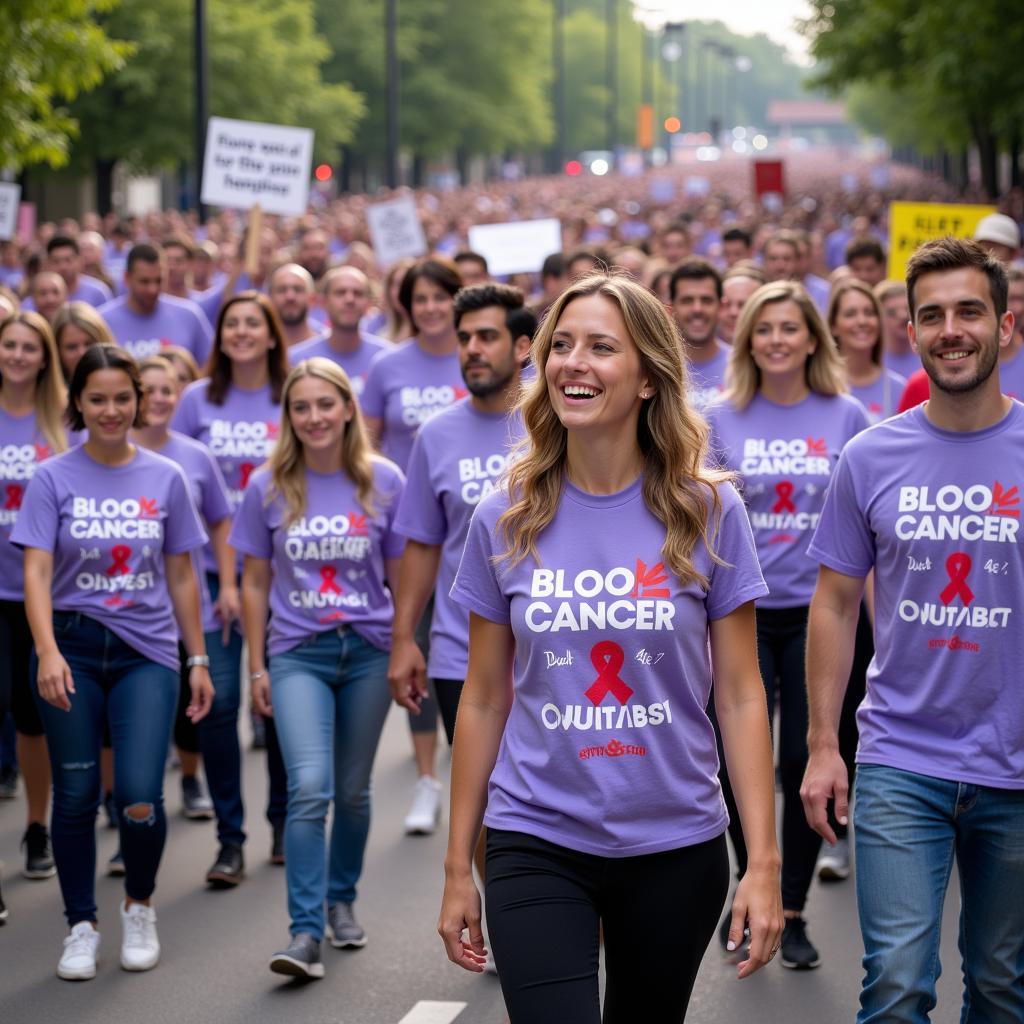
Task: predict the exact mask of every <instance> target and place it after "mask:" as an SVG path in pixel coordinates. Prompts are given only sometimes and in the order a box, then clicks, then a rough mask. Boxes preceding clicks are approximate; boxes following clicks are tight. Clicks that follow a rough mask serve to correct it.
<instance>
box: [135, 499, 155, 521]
mask: <svg viewBox="0 0 1024 1024" xmlns="http://www.w3.org/2000/svg"><path fill="white" fill-rule="evenodd" d="M157 515H158V509H157V505H156V498H139V518H140V519H156V517H157Z"/></svg>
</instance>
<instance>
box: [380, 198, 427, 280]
mask: <svg viewBox="0 0 1024 1024" xmlns="http://www.w3.org/2000/svg"><path fill="white" fill-rule="evenodd" d="M366 224H367V226H368V227H369V229H370V241H371V242H372V243H373V251H374V252H375V253H376V254H377V262H378V263H379V264H380V265H381V266H382V267H390V266H391V264H392V263H395V262H397V261H398V260H401V259H405V258H406V257H408V256H423V255H425V254H426V252H427V239H426V236H425V235H424V234H423V225H422V224H421V223H420V215H419V213H418V212H417V210H416V201H415V200H414V199H413V197H412V196H400V197H399V198H398V199H389V200H387V202H384V203H374V204H373V205H372V206H368V207H367V208H366Z"/></svg>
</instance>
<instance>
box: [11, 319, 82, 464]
mask: <svg viewBox="0 0 1024 1024" xmlns="http://www.w3.org/2000/svg"><path fill="white" fill-rule="evenodd" d="M12 324H22V325H24V326H25V327H27V328H28V329H29V330H30V331H34V332H35V334H36V336H37V337H38V338H39V343H40V344H41V345H42V347H43V366H42V369H41V370H40V371H39V373H38V374H37V375H36V390H35V394H34V396H33V402H34V405H35V413H36V424H37V425H38V427H39V432H40V433H41V434H42V435H43V437H44V438H45V439H46V443H47V444H48V445H49V446H50V448H51V449H52V450H53V451H55V452H62V451H65V450H66V449H67V446H68V438H67V434H66V433H65V432H64V423H63V416H64V410H65V409H66V408H67V404H68V393H67V388H66V387H65V386H64V374H63V372H62V371H61V368H60V358H59V357H58V355H57V343H56V342H55V341H54V340H53V331H51V330H50V325H49V324H48V323H47V322H46V317H44V316H42V315H41V314H40V313H36V312H34V311H33V310H30V309H26V310H22V311H21V312H19V313H11V315H10V316H8V317H5V318H4V320H3V322H2V323H0V337H3V333H4V331H6V330H7V328H8V327H10V326H11V325H12Z"/></svg>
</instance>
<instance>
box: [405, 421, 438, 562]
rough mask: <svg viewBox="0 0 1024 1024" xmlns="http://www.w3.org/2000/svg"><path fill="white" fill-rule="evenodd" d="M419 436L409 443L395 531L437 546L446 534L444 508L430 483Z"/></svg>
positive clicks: (428, 470)
mask: <svg viewBox="0 0 1024 1024" xmlns="http://www.w3.org/2000/svg"><path fill="white" fill-rule="evenodd" d="M423 438H424V435H423V433H422V432H420V433H419V434H417V435H416V440H415V441H413V445H412V455H410V457H409V464H408V466H406V467H405V472H406V479H405V490H404V491H403V492H402V500H401V502H400V503H399V505H398V512H397V515H396V517H395V529H397V530H398V532H399V533H401V534H403V535H404V536H406V537H408V538H409V539H410V540H415V541H418V542H419V543H420V544H441V543H442V542H443V541H444V539H445V537H446V536H447V534H448V522H447V519H446V518H445V514H444V506H443V505H442V503H441V500H440V498H439V496H438V495H437V493H436V492H435V490H434V487H433V485H432V484H431V480H430V464H429V459H428V454H427V446H426V444H425V443H424V440H423Z"/></svg>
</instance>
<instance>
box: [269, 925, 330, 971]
mask: <svg viewBox="0 0 1024 1024" xmlns="http://www.w3.org/2000/svg"><path fill="white" fill-rule="evenodd" d="M270 969H271V970H272V971H273V972H274V973H275V974H287V975H289V976H290V977H292V978H322V977H323V976H324V965H323V963H321V961H320V943H319V942H317V940H316V939H314V938H313V936H312V935H306V934H299V935H293V936H292V941H291V942H290V943H289V944H288V948H287V949H282V950H281V951H280V952H278V953H275V954H274V955H273V956H272V957H271V958H270Z"/></svg>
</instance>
